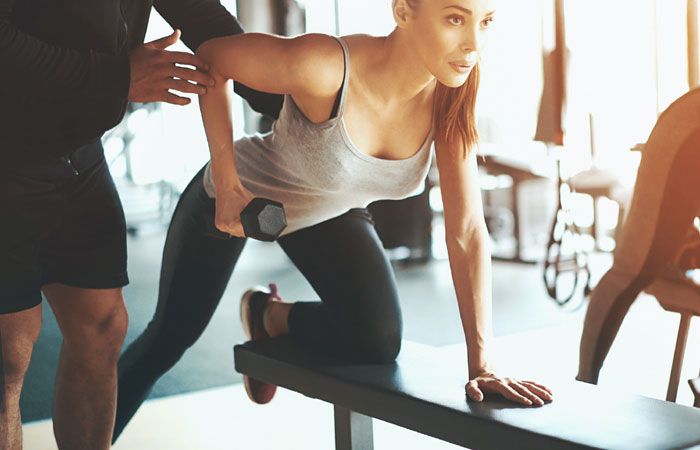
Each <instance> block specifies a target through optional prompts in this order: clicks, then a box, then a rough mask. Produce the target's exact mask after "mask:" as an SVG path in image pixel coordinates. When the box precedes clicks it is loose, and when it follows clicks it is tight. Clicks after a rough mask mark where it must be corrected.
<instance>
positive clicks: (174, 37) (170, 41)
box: [148, 30, 180, 50]
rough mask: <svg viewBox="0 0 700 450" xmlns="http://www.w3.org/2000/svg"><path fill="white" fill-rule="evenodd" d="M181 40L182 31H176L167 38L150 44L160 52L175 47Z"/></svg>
mask: <svg viewBox="0 0 700 450" xmlns="http://www.w3.org/2000/svg"><path fill="white" fill-rule="evenodd" d="M179 39H180V30H175V31H173V33H172V34H171V35H170V36H165V37H162V38H160V39H156V40H155V41H152V42H149V43H148V44H149V45H151V46H152V47H155V48H157V49H160V50H165V49H166V48H168V47H170V46H171V45H174V44H175V43H176V42H177V41H178V40H179Z"/></svg>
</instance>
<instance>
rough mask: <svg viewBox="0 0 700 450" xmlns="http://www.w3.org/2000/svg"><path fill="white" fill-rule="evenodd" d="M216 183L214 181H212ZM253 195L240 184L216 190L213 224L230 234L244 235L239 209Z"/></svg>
mask: <svg viewBox="0 0 700 450" xmlns="http://www.w3.org/2000/svg"><path fill="white" fill-rule="evenodd" d="M214 184H215V185H216V183H214ZM253 198H255V196H254V195H253V194H252V193H251V192H250V191H248V190H247V189H246V188H244V187H243V186H242V185H238V186H235V187H228V188H225V189H221V190H219V189H218V188H217V190H216V205H215V213H216V214H215V217H214V225H215V226H216V228H217V229H218V230H219V231H223V232H224V233H228V234H230V235H231V236H238V237H245V234H244V233H243V225H241V211H243V209H244V208H245V207H246V206H248V203H250V201H251V200H253Z"/></svg>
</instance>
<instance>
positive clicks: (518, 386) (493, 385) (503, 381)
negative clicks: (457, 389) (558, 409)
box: [466, 372, 553, 406]
mask: <svg viewBox="0 0 700 450" xmlns="http://www.w3.org/2000/svg"><path fill="white" fill-rule="evenodd" d="M466 390H467V395H468V396H469V398H470V399H472V400H474V401H476V402H480V401H482V400H483V399H484V392H492V393H495V394H499V395H501V396H503V397H505V398H507V399H508V400H511V401H513V402H515V403H520V404H523V405H527V406H542V405H544V404H545V402H551V401H552V399H553V397H552V391H551V390H550V389H549V388H547V387H545V386H543V385H541V384H539V383H535V382H533V381H517V380H514V379H512V378H501V377H498V376H496V375H494V374H493V373H491V372H483V373H482V374H481V375H479V376H477V377H476V378H474V379H472V380H469V383H467V385H466Z"/></svg>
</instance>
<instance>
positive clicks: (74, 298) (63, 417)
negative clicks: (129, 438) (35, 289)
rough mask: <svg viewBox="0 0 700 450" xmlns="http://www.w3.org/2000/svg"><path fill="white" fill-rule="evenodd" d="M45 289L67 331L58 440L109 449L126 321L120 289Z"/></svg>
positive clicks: (68, 448) (59, 376) (66, 448)
mask: <svg viewBox="0 0 700 450" xmlns="http://www.w3.org/2000/svg"><path fill="white" fill-rule="evenodd" d="M42 289H43V291H44V294H45V295H46V298H47V300H48V301H49V304H50V305H51V309H52V310H53V312H54V314H55V316H56V320H57V321H58V325H59V327H60V328H61V332H62V333H63V345H62V346H61V354H60V359H59V362H58V371H57V373H56V385H55V393H54V408H53V426H54V433H55V435H56V442H57V443H58V446H59V448H60V449H61V450H72V449H76V450H78V449H90V450H93V449H94V450H98V449H108V448H109V447H110V443H111V440H112V429H113V428H114V411H115V407H116V394H117V359H118V357H119V351H120V349H121V346H122V342H123V340H124V336H125V334H126V329H127V323H128V319H127V312H126V308H125V306H124V298H123V297H122V292H121V289H118V288H117V289H82V288H74V287H69V286H66V285H62V284H50V285H46V286H44V287H43V288H42Z"/></svg>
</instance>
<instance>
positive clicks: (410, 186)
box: [204, 38, 433, 235]
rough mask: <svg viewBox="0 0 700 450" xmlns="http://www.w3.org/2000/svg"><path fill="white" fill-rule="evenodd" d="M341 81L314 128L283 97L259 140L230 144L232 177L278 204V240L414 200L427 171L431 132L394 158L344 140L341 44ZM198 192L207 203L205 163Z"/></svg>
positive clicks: (288, 98) (210, 184)
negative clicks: (370, 208)
mask: <svg viewBox="0 0 700 450" xmlns="http://www.w3.org/2000/svg"><path fill="white" fill-rule="evenodd" d="M336 39H337V40H338V42H339V43H340V45H341V46H342V48H343V54H344V60H345V75H344V79H343V85H342V87H341V90H340V93H339V95H340V99H339V103H338V108H337V113H336V115H335V116H334V117H333V118H331V119H330V120H327V121H325V122H322V123H313V122H311V121H310V120H309V119H307V118H306V116H305V115H304V114H303V113H302V112H301V110H300V109H299V108H298V107H297V105H296V104H295V103H294V100H293V99H292V96H291V95H285V97H284V103H283V105H282V110H281V111H280V115H279V118H278V119H277V120H276V121H275V123H274V124H273V126H272V131H270V132H269V133H266V134H256V135H253V136H248V137H244V138H241V139H239V140H237V141H236V142H235V147H236V165H237V168H238V176H239V178H240V179H241V182H242V183H243V186H245V188H246V189H248V190H249V191H250V192H251V193H252V194H253V195H255V196H256V197H265V198H269V199H272V200H276V201H278V202H281V203H282V204H283V205H284V209H285V212H286V215H287V228H286V229H285V230H284V232H283V233H282V235H285V234H289V233H292V232H294V231H297V230H299V229H302V228H305V227H309V226H311V225H315V224H318V223H321V222H323V221H325V220H328V219H331V218H333V217H337V216H339V215H341V214H343V213H345V212H347V211H348V210H349V209H352V208H364V207H365V206H367V205H368V204H369V203H371V202H373V201H375V200H383V199H402V198H406V197H410V196H411V195H412V194H417V193H418V192H419V191H418V190H419V189H420V188H421V187H422V186H423V181H424V180H425V177H426V175H427V173H428V169H429V168H430V160H431V147H432V145H431V144H432V142H433V129H432V128H431V130H430V133H428V137H427V138H426V140H425V142H424V143H423V145H422V146H421V147H420V148H419V149H418V150H417V151H416V152H415V153H414V154H413V156H411V157H409V158H406V159H401V160H388V159H381V158H375V157H373V156H369V155H367V154H365V153H363V152H362V151H360V150H359V149H358V148H357V147H355V145H354V144H353V143H352V141H351V140H350V137H349V136H348V132H347V129H346V128H345V123H344V121H343V113H344V111H345V99H346V96H347V91H348V85H349V75H350V53H349V51H348V47H347V44H346V43H345V41H343V40H342V39H340V38H336ZM204 188H205V189H206V191H207V194H209V196H210V197H212V198H214V197H215V195H216V193H215V191H214V183H213V182H212V178H211V163H209V165H208V166H207V168H206V172H205V174H204Z"/></svg>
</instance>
